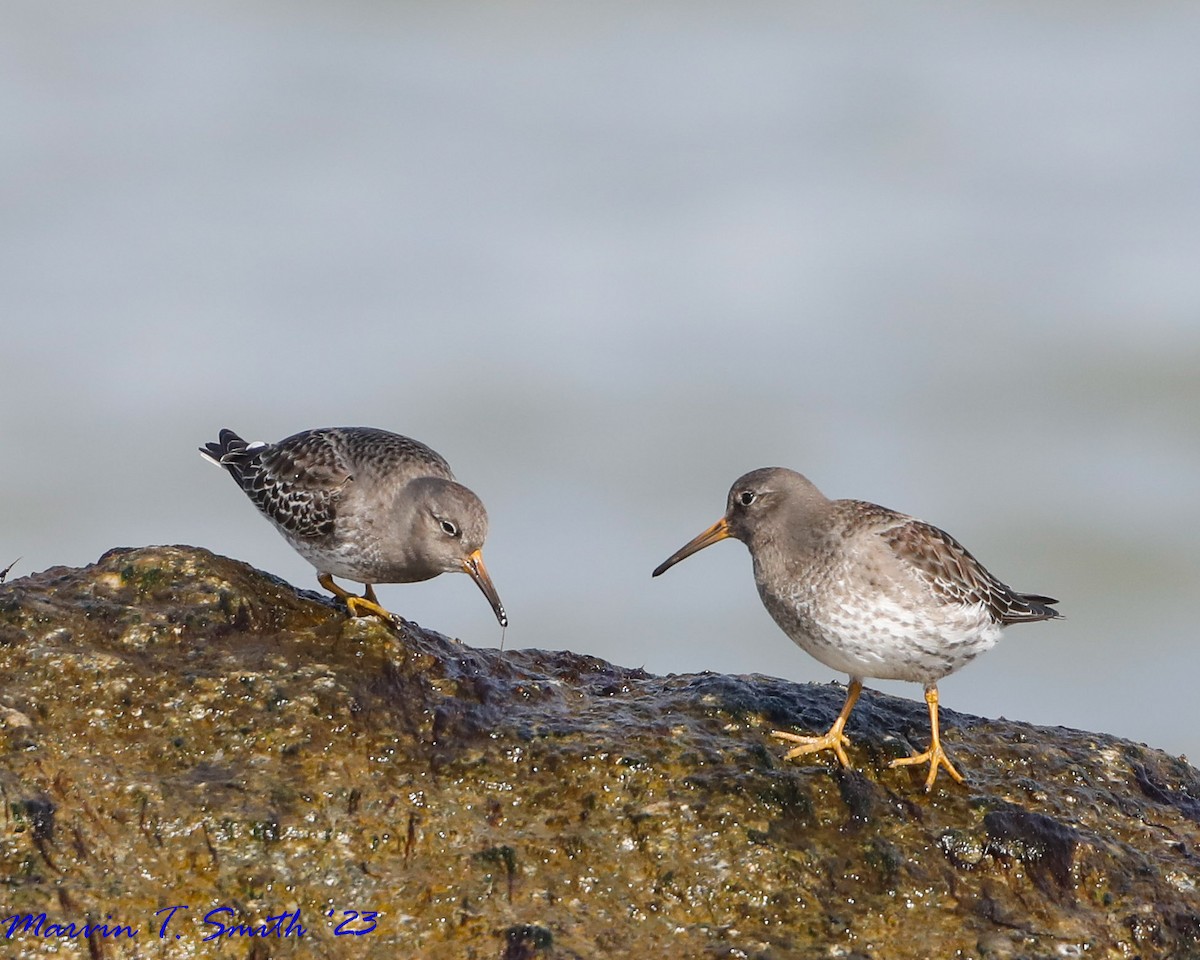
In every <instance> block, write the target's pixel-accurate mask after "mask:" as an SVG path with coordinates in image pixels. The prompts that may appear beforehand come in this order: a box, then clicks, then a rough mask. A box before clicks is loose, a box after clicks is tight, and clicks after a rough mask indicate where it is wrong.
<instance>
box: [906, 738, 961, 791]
mask: <svg viewBox="0 0 1200 960" xmlns="http://www.w3.org/2000/svg"><path fill="white" fill-rule="evenodd" d="M919 763H927V764H929V776H928V777H926V778H925V792H926V793H929V791H930V790H932V789H933V781H934V780H936V779H937V775H938V770H940V769H945V771H946V772H947V773H948V774H950V776H952V777H953V778H954V779H955V780H957V781H958V782H959V783H964V782H965V781H964V779H963V775H962V774H961V773H959V772H958V771H957V770H956V769H954V764H952V763H951V762H950V758H949V757H948V756H946V751H945V750H943V749H942V744H941V742H940V741H935V742H934V744H933V745H932V746H931V747H930V748H929V749H928V750H926V751H925V752H924V753H918V754H915V755H914V756H911V757H900V758H899V759H898V760H893V761H892V762H891V763H889V764H888V766H889V767H908V766H916V765H917V764H919Z"/></svg>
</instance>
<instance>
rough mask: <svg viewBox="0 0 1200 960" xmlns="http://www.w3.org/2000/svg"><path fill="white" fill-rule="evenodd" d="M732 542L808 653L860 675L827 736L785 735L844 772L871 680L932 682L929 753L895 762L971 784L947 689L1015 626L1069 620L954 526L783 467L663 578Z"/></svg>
mask: <svg viewBox="0 0 1200 960" xmlns="http://www.w3.org/2000/svg"><path fill="white" fill-rule="evenodd" d="M726 537H733V538H735V539H738V540H741V541H742V542H743V543H745V544H746V546H747V547H748V548H749V550H750V555H751V558H752V559H753V562H754V580H755V583H756V584H757V586H758V593H759V596H760V597H761V598H762V601H763V604H764V605H765V606H766V608H767V610H768V611H769V612H770V614H771V616H772V617H773V618H774V620H775V622H776V623H777V624H779V626H780V627H781V628H782V629H783V631H784V632H785V633H786V634H787V635H788V636H789V637H791V638H792V640H793V641H795V643H796V644H797V645H799V646H800V648H801V649H803V650H804V651H805V652H806V653H809V654H810V655H812V656H813V657H815V658H816V659H817V660H819V661H821V662H822V663H823V664H825V665H826V666H828V667H831V668H832V669H834V670H839V671H842V672H844V673H846V674H848V675H849V678H850V687H849V693H848V695H847V697H846V703H845V706H843V708H842V711H841V713H840V714H839V716H838V719H837V720H836V721H835V723H834V725H833V726H832V727H831V728H830V730H829V731H828V732H827V733H826V734H824V735H823V736H820V737H801V736H797V735H795V734H791V733H785V732H782V731H776V732H775V733H774V734H773V736H776V737H779V738H781V739H784V740H789V741H792V742H795V743H798V744H799V746H797V747H795V748H794V749H792V750H791V751H790V752H789V753H788V757H789V758H791V757H796V756H800V755H803V754H808V753H813V752H816V751H818V750H823V749H832V750H833V751H834V752H835V753H836V754H837V756H838V759H839V760H840V761H841V762H842V764H843V765H844V766H849V760H848V758H847V757H846V753H845V750H844V747H845V745H847V744H848V743H849V741H848V740H847V739H846V737H845V735H844V734H843V732H842V730H843V728H844V727H845V724H846V720H847V718H848V717H849V716H850V711H851V710H852V709H853V707H854V702H855V700H857V699H858V695H859V693H860V692H861V690H862V681H863V678H865V677H876V678H879V679H884V680H911V681H915V682H918V683H922V684H924V687H925V699H926V702H927V703H928V705H929V716H930V725H931V728H932V742H931V744H930V748H929V750H927V751H926V752H925V753H922V754H920V755H918V756H915V757H907V758H904V759H901V760H896V761H893V765H904V764H910V763H926V762H928V763H929V775H928V778H927V780H926V789H927V790H928V789H930V788H931V787H932V786H933V782H934V780H935V779H936V777H937V772H938V769H939V767H941V768H944V769H946V771H947V772H948V773H949V774H950V775H951V776H952V777H954V778H955V779H956V780H959V781H961V780H962V777H961V775H960V774H959V773H958V771H957V770H956V769H955V768H954V766H953V764H951V763H950V760H949V759H948V758H947V757H946V755H945V753H944V751H943V750H942V747H941V740H940V737H939V733H938V707H937V704H938V699H937V682H938V680H940V679H941V678H942V677H944V676H946V675H947V674H950V673H953V672H954V671H955V670H958V669H959V668H960V667H962V666H963V665H965V664H967V663H969V662H970V661H971V660H973V659H974V658H975V657H977V656H978V655H979V654H981V653H983V652H984V651H985V650H988V649H990V648H991V647H992V646H993V645H994V644H995V643H996V641H997V640H998V639H999V638H1000V631H1001V628H1002V627H1004V626H1007V625H1009V624H1012V623H1024V622H1029V621H1034V620H1050V619H1053V618H1055V617H1058V616H1060V614H1059V613H1058V611H1057V610H1055V609H1053V606H1052V604H1055V603H1057V602H1058V601H1057V600H1054V599H1051V598H1050V597H1043V596H1039V595H1037V594H1030V593H1018V592H1017V591H1015V590H1013V589H1012V588H1011V587H1009V586H1008V585H1006V584H1005V583H1003V582H1001V581H1000V580H998V579H997V578H996V577H995V576H993V575H992V574H991V573H989V572H988V570H987V569H986V568H985V567H984V566H983V565H982V564H981V563H979V561H978V560H976V559H975V558H974V557H973V556H972V555H971V554H970V553H969V552H968V551H967V549H966V548H965V547H964V546H963V545H962V544H960V543H959V542H958V541H957V540H955V539H954V538H953V537H952V536H950V534H948V533H946V532H945V531H944V530H940V529H938V528H937V527H935V526H932V525H931V524H928V523H925V522H924V521H921V520H917V519H916V518H914V517H910V516H906V515H905V514H902V513H897V512H896V511H894V510H889V509H887V508H886V507H881V506H878V505H876V504H873V503H866V502H864V501H861V500H829V499H828V498H826V497H825V496H824V495H823V494H822V493H821V492H820V491H819V490H818V489H817V488H816V487H815V486H813V484H812V483H810V482H809V481H808V480H807V479H806V478H805V477H803V476H801V475H800V474H798V473H796V472H795V471H793V470H787V469H784V468H782V467H767V468H764V469H761V470H755V471H752V472H751V473H748V474H746V475H745V476H743V477H741V478H740V479H738V480H737V482H735V483H734V485H733V487H732V488H731V489H730V491H729V497H728V501H727V507H726V510H725V516H724V517H722V518H721V519H720V520H719V521H717V522H716V523H715V524H713V525H712V526H711V527H709V528H708V529H707V530H705V531H704V532H703V533H702V534H700V535H699V536H698V537H696V538H695V539H694V540H692V541H691V542H689V543H688V544H687V545H685V546H684V547H683V548H681V549H680V550H679V551H677V552H676V553H675V554H673V555H672V556H671V557H670V558H669V559H667V560H666V561H665V562H664V563H662V564H661V565H660V566H659V567H658V568H657V569H656V570H655V571H654V576H658V575H659V574H661V573H663V572H664V571H665V570H667V569H668V568H669V567H671V566H673V565H674V564H676V563H678V562H679V561H680V560H682V559H684V558H685V557H688V556H690V555H691V554H693V553H695V552H696V551H697V550H701V549H703V548H704V547H707V546H709V545H710V544H713V543H716V542H717V541H718V540H723V539H725V538H726Z"/></svg>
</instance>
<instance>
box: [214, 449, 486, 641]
mask: <svg viewBox="0 0 1200 960" xmlns="http://www.w3.org/2000/svg"><path fill="white" fill-rule="evenodd" d="M200 454H201V456H203V457H204V458H205V459H207V460H210V461H212V462H213V463H215V464H217V465H218V466H220V467H223V468H224V469H225V470H227V471H228V472H229V474H230V476H232V477H233V479H234V480H235V481H236V482H237V485H238V486H239V487H241V488H242V491H243V492H244V493H245V494H246V496H248V497H249V498H250V500H251V502H253V504H254V505H255V506H256V507H257V508H258V511H259V513H261V514H262V515H263V516H265V517H266V518H267V519H268V520H270V521H271V522H272V523H273V524H274V525H275V528H276V529H277V530H278V531H279V532H280V533H281V534H283V537H284V539H285V540H287V542H288V543H290V544H291V545H292V546H293V547H294V548H295V550H296V552H297V553H299V554H300V556H302V557H303V558H304V559H305V560H307V561H308V562H309V563H311V564H312V565H313V566H314V567H316V568H317V582H318V583H320V584H321V586H322V587H324V588H325V589H326V590H329V591H330V592H331V593H333V594H334V595H335V596H337V597H340V598H341V599H342V600H343V601H344V602H345V604H346V607H347V609H348V610H349V612H350V614H351V616H356V617H357V616H366V615H373V616H376V617H379V618H380V619H382V620H384V621H386V622H389V623H390V622H391V621H392V616H391V614H390V613H388V611H387V610H385V609H384V608H383V607H382V606H380V604H379V599H378V597H376V595H375V590H374V586H373V585H374V584H376V583H415V582H417V581H420V580H429V579H430V578H432V577H436V576H437V575H438V574H441V573H454V572H462V573H466V574H467V575H468V576H470V577H471V579H472V580H474V581H475V583H476V584H477V585H478V586H479V589H480V590H482V591H483V595H484V596H485V597H487V600H488V603H490V604H491V607H492V610H493V612H494V613H495V615H496V619H497V620H498V621H499V622H500V625H501V626H502V627H507V626H508V614H507V613H506V612H505V610H504V605H503V604H502V603H501V602H500V595H499V594H498V593H497V592H496V587H495V585H494V584H493V583H492V578H491V576H490V575H489V574H488V571H487V567H486V566H484V563H483V552H482V550H483V541H484V539H485V537H486V536H487V527H488V518H487V511H486V510H485V509H484V506H483V503H482V501H481V500H480V499H479V497H477V496H476V495H475V494H474V493H472V492H471V491H470V490H468V489H467V488H466V487H464V486H463V485H462V484H460V483H458V482H457V481H456V480H455V479H454V475H453V473H451V471H450V465H449V464H448V463H447V462H446V460H445V459H444V458H443V457H442V456H441V454H439V453H437V452H436V451H435V450H433V449H431V448H430V447H427V446H426V445H425V444H423V443H420V442H418V441H416V440H412V439H410V438H408V437H404V436H401V435H400V434H398V433H391V432H389V431H387V430H379V429H376V428H374V427H324V428H321V429H316V430H304V431H301V432H300V433H296V434H293V435H292V436H290V437H287V438H285V439H283V440H280V441H279V442H278V443H263V442H261V441H259V442H256V443H247V442H246V441H245V440H243V439H242V438H241V437H239V436H238V435H237V434H236V433H234V432H233V431H232V430H228V429H225V430H222V431H221V432H220V436H219V439H218V440H217V441H216V442H215V443H207V444H205V445H204V446H203V447H201V448H200ZM335 576H336V577H341V578H343V579H347V580H356V581H358V582H359V583H362V584H363V586H364V588H365V589H364V591H363V594H362V595H361V596H358V595H355V594H353V593H350V592H349V591H347V590H344V589H343V588H341V587H340V586H338V585H337V584H336V583H334V581H333V578H334V577H335Z"/></svg>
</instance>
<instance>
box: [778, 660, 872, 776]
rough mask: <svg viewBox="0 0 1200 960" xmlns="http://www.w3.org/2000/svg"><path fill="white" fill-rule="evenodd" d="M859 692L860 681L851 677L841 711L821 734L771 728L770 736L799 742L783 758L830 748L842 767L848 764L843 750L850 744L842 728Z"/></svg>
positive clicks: (860, 690)
mask: <svg viewBox="0 0 1200 960" xmlns="http://www.w3.org/2000/svg"><path fill="white" fill-rule="evenodd" d="M860 693H862V681H861V680H859V679H858V678H857V677H851V678H850V689H849V690H848V691H847V692H846V702H845V703H844V704H842V712H841V713H839V714H838V716H837V719H836V720H834V721H833V726H832V727H830V728H829V730H828V732H826V733H825V734H824V735H823V736H820V737H802V736H799V735H798V734H795V733H787V732H785V731H783V730H772V731H771V736H773V737H775V738H776V739H779V740H787V741H788V742H789V743H798V744H800V746H798V747H792V749H791V750H789V751H788V752H787V753H786V754H785V755H784V758H783V759H785V760H794V759H795V758H796V757H802V756H804V755H806V754H809V753H816V752H817V751H818V750H832V751H833V752H834V753H835V754H837V758H838V760H840V761H841V763H842V766H843V767H848V766H850V758H849V757H847V756H846V750H845V747H848V746H850V739H849V738H848V737H847V736H846V735H845V734H844V733H842V730H843V729H845V726H846V721H847V720H849V719H850V711H851V710H853V709H854V704H855V702H856V701H857V700H858V695H859V694H860Z"/></svg>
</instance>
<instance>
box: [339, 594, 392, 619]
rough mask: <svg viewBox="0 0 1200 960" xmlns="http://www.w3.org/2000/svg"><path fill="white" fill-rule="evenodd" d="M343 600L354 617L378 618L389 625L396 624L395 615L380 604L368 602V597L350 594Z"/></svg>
mask: <svg viewBox="0 0 1200 960" xmlns="http://www.w3.org/2000/svg"><path fill="white" fill-rule="evenodd" d="M342 599H343V600H345V601H346V609H347V610H349V611H350V616H352V617H378V618H379V619H380V620H382V621H384V622H385V623H387V624H394V623H395V622H396V618H395V615H394V614H391V613H389V612H388V611H387V610H384V609H383V607H381V606H380V605H379V604H378V603H375V602H374V601H371V600H368V599H367V598H366V597H356V596H354V594H349V595H348V596H345V597H343V598H342Z"/></svg>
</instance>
